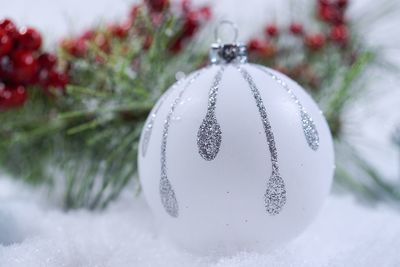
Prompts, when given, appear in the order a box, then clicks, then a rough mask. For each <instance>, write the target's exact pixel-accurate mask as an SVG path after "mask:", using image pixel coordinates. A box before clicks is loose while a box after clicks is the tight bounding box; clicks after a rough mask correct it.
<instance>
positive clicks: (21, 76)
mask: <svg viewBox="0 0 400 267" xmlns="http://www.w3.org/2000/svg"><path fill="white" fill-rule="evenodd" d="M11 61H12V73H11V77H12V80H13V82H15V83H20V84H25V83H30V82H32V81H34V79H35V78H36V77H35V76H36V75H37V72H38V67H39V66H38V62H37V60H36V58H35V56H34V55H33V53H32V52H31V51H28V50H17V51H15V52H14V53H13V54H12V55H11Z"/></svg>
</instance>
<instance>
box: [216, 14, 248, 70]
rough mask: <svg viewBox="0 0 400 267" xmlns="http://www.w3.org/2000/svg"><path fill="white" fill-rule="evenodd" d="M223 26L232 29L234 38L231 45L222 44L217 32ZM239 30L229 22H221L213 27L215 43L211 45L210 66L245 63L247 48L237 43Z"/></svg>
mask: <svg viewBox="0 0 400 267" xmlns="http://www.w3.org/2000/svg"><path fill="white" fill-rule="evenodd" d="M224 25H228V26H230V27H231V28H232V30H233V33H234V37H233V42H232V43H222V42H221V39H220V36H219V31H220V28H221V27H222V26H224ZM238 35H239V30H238V28H237V26H236V24H235V23H233V22H232V21H229V20H222V21H220V23H219V24H218V25H217V27H215V30H214V37H215V43H213V44H211V47H210V52H209V58H210V63H211V64H226V63H246V62H247V46H246V45H244V44H242V43H239V42H238V41H237V38H238Z"/></svg>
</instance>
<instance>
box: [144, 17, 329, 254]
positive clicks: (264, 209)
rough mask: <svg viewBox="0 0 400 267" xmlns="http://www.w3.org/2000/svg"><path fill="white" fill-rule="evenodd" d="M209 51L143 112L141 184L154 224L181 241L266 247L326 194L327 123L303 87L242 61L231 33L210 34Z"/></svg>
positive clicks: (304, 219) (292, 231) (192, 245)
mask: <svg viewBox="0 0 400 267" xmlns="http://www.w3.org/2000/svg"><path fill="white" fill-rule="evenodd" d="M225 24H226V23H225ZM235 34H236V33H235ZM216 39H217V38H216ZM210 61H211V63H212V65H211V66H208V67H206V68H203V69H201V70H199V71H197V72H195V73H193V74H190V75H189V76H188V77H187V78H184V79H182V80H180V81H178V82H177V83H176V84H175V85H173V86H172V87H171V88H170V89H169V90H167V92H166V93H165V94H164V96H162V97H161V100H160V101H159V103H157V104H156V106H155V107H154V109H153V111H152V112H151V113H150V115H149V118H148V119H147V121H146V124H145V127H144V130H143V132H142V136H141V141H140V142H141V144H140V146H139V159H138V160H139V174H140V178H141V182H142V185H143V191H144V194H145V197H146V199H147V201H148V203H149V206H150V207H151V209H152V211H153V213H154V215H155V217H156V219H157V221H158V223H159V224H160V228H161V229H162V230H163V231H165V233H166V234H167V235H168V236H169V237H170V238H171V239H172V240H173V241H174V242H175V243H176V244H178V245H179V246H181V247H183V248H185V249H188V250H190V251H194V252H198V253H201V254H210V253H222V254H230V253H234V252H237V251H239V250H260V251H262V250H266V249H271V248H274V247H276V246H278V245H280V244H283V243H284V242H287V241H288V240H290V239H292V238H294V237H295V236H296V235H298V234H299V233H300V232H301V231H303V230H304V229H305V227H306V226H307V225H308V224H310V223H311V221H312V219H313V218H314V217H315V216H316V214H317V212H318V210H319V209H320V208H321V206H322V203H323V200H324V198H325V197H326V196H327V195H328V193H329V191H330V186H331V182H332V177H333V170H334V155H333V144H332V138H331V135H330V131H329V128H328V125H327V123H326V121H325V119H324V117H323V116H322V113H321V111H320V110H319V108H318V107H317V105H316V104H315V102H314V101H313V100H312V99H311V98H310V97H309V96H308V95H307V94H306V93H305V91H304V90H303V89H302V88H301V87H300V86H299V85H298V84H296V83H295V82H294V81H292V80H290V79H289V78H288V77H286V76H285V75H283V74H281V73H278V72H276V71H274V70H272V69H269V68H266V67H263V66H260V65H254V64H249V63H247V62H246V61H247V57H246V47H245V46H244V45H242V44H240V43H237V42H236V37H235V41H234V42H233V43H232V44H222V43H221V42H217V43H215V44H213V45H212V46H211V50H210Z"/></svg>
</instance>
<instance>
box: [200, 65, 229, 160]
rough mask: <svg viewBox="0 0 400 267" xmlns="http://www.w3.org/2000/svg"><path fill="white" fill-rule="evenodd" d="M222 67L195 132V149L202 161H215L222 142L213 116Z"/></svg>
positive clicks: (219, 127)
mask: <svg viewBox="0 0 400 267" xmlns="http://www.w3.org/2000/svg"><path fill="white" fill-rule="evenodd" d="M223 72H224V67H221V68H220V69H219V70H218V72H217V74H216V75H215V77H214V80H213V83H212V86H211V89H210V91H209V94H208V107H207V113H206V116H205V118H204V119H203V122H202V124H201V125H200V128H199V131H198V132H197V147H198V148H199V154H200V155H201V156H202V157H203V159H205V160H207V161H210V160H213V159H215V157H216V156H217V154H218V152H219V148H220V146H221V141H222V132H221V126H220V125H219V123H218V121H217V117H216V116H215V108H216V105H217V95H218V89H219V84H220V82H221V79H222V74H223Z"/></svg>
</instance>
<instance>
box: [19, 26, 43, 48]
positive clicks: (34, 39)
mask: <svg viewBox="0 0 400 267" xmlns="http://www.w3.org/2000/svg"><path fill="white" fill-rule="evenodd" d="M18 44H19V46H20V47H22V48H26V49H31V50H37V49H39V48H40V46H41V45H42V37H41V36H40V34H39V32H38V31H36V30H35V29H33V28H30V27H22V28H21V29H20V30H19V36H18Z"/></svg>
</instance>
